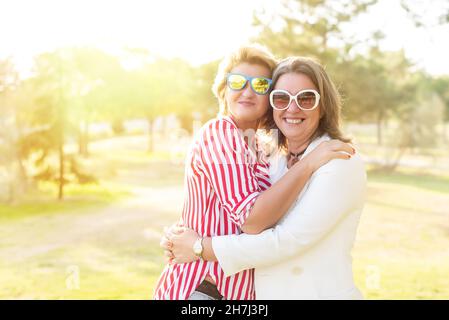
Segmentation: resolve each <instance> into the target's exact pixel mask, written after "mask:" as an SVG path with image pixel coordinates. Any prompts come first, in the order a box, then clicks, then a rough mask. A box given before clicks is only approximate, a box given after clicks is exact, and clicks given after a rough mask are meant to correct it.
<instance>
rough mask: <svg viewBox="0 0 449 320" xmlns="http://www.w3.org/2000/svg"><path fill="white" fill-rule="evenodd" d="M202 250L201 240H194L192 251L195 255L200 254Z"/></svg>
mask: <svg viewBox="0 0 449 320" xmlns="http://www.w3.org/2000/svg"><path fill="white" fill-rule="evenodd" d="M202 251H203V246H202V245H201V241H199V240H197V241H195V244H194V245H193V252H194V253H195V254H196V255H200V254H201V252H202Z"/></svg>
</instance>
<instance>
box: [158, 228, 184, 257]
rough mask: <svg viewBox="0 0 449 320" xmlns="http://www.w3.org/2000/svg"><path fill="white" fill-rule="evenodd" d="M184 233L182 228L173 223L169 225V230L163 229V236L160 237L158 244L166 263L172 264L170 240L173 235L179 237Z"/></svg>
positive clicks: (171, 244)
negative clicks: (162, 250)
mask: <svg viewBox="0 0 449 320" xmlns="http://www.w3.org/2000/svg"><path fill="white" fill-rule="evenodd" d="M183 231H184V227H183V226H181V225H179V224H177V223H175V224H173V225H171V226H170V227H169V228H167V227H164V234H163V235H162V237H161V241H160V242H159V246H160V247H161V248H162V249H164V256H165V259H166V261H167V263H169V264H170V263H172V261H173V259H174V257H175V256H174V255H173V252H172V248H173V243H172V242H171V240H170V238H171V237H172V236H173V235H179V234H181V233H182V232H183Z"/></svg>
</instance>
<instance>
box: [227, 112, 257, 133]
mask: <svg viewBox="0 0 449 320" xmlns="http://www.w3.org/2000/svg"><path fill="white" fill-rule="evenodd" d="M230 117H231V118H232V120H234V122H235V124H236V125H237V128H239V129H241V130H243V131H245V130H248V129H253V130H257V128H258V127H259V121H258V120H255V121H244V120H239V119H236V118H234V117H233V116H230Z"/></svg>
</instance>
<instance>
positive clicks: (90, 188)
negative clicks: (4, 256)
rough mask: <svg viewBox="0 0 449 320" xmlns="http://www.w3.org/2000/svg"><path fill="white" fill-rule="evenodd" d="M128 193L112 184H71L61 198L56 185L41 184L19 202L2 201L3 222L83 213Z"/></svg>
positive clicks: (123, 196)
mask: <svg viewBox="0 0 449 320" xmlns="http://www.w3.org/2000/svg"><path fill="white" fill-rule="evenodd" d="M128 196H130V191H129V189H127V188H126V187H124V186H119V185H115V184H112V183H101V184H85V185H78V184H69V185H67V186H65V187H64V199H63V200H62V201H59V200H58V199H57V185H56V184H54V183H48V182H44V183H39V184H38V188H37V190H34V191H32V192H30V193H29V194H27V195H26V196H25V197H23V198H21V199H20V201H19V202H18V203H15V204H2V203H0V222H1V221H7V220H10V219H20V218H28V217H31V216H38V215H50V214H60V213H63V212H80V211H84V210H87V209H93V208H99V207H102V206H105V205H107V204H109V203H112V202H115V201H118V200H120V199H123V198H126V197H128Z"/></svg>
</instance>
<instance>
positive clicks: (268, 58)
mask: <svg viewBox="0 0 449 320" xmlns="http://www.w3.org/2000/svg"><path fill="white" fill-rule="evenodd" d="M245 62H246V63H250V64H257V65H261V66H264V67H267V68H268V69H269V70H270V74H271V73H272V72H273V70H274V68H275V67H276V63H277V60H276V59H275V57H274V56H273V54H271V53H270V52H269V51H268V49H266V48H265V47H262V46H260V45H256V44H251V45H246V46H242V47H240V48H239V49H237V50H236V51H234V52H232V53H230V54H229V55H228V56H227V57H225V58H224V59H223V60H222V61H221V63H220V65H219V66H218V72H217V75H216V77H215V81H214V84H213V86H212V92H213V93H214V95H215V96H216V97H217V99H218V103H219V105H220V114H222V115H229V109H228V106H227V104H226V99H225V91H226V77H227V75H228V73H229V72H231V70H232V69H233V68H234V67H235V66H237V65H239V64H241V63H245ZM267 113H268V114H269V113H271V110H268V112H267Z"/></svg>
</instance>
